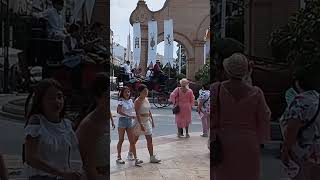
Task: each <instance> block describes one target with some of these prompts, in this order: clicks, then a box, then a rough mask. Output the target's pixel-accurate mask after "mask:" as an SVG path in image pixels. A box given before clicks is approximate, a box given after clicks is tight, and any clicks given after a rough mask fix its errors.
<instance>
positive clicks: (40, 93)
mask: <svg viewBox="0 0 320 180" xmlns="http://www.w3.org/2000/svg"><path fill="white" fill-rule="evenodd" d="M51 87H54V88H57V89H58V90H60V91H62V92H63V88H62V86H61V84H60V83H59V82H58V81H56V80H54V79H43V80H42V81H40V82H39V83H38V85H37V86H36V87H35V89H34V91H33V92H32V95H33V97H32V106H31V109H30V111H29V110H28V109H27V111H26V114H25V118H26V119H27V121H26V124H25V127H26V126H27V125H28V123H29V119H30V117H31V116H32V115H34V114H43V109H42V100H43V97H44V96H45V94H46V92H47V91H48V89H49V88H51ZM64 115H65V106H64V105H63V109H62V111H61V112H60V118H63V117H64Z"/></svg>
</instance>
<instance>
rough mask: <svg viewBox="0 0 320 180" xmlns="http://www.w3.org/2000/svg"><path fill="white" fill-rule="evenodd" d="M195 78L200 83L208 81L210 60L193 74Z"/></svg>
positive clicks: (207, 82)
mask: <svg viewBox="0 0 320 180" xmlns="http://www.w3.org/2000/svg"><path fill="white" fill-rule="evenodd" d="M195 79H196V80H197V81H200V82H201V84H209V83H210V62H209V61H208V62H207V63H206V64H205V65H204V66H203V67H202V68H201V69H199V71H198V72H196V74H195Z"/></svg>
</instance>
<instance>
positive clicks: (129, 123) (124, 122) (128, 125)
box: [118, 117, 133, 128]
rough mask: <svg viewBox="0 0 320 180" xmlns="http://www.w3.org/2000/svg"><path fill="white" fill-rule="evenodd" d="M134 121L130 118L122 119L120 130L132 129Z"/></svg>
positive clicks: (119, 123) (119, 125)
mask: <svg viewBox="0 0 320 180" xmlns="http://www.w3.org/2000/svg"><path fill="white" fill-rule="evenodd" d="M132 124H133V123H132V119H131V118H128V117H120V118H119V121H118V128H131V127H132Z"/></svg>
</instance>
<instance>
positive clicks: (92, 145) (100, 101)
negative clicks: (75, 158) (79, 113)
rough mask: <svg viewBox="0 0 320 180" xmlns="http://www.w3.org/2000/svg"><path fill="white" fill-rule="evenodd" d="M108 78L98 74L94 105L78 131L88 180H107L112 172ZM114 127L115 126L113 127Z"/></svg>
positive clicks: (95, 84) (93, 87)
mask: <svg viewBox="0 0 320 180" xmlns="http://www.w3.org/2000/svg"><path fill="white" fill-rule="evenodd" d="M107 81H108V76H107V74H105V73H98V74H97V75H96V78H95V80H94V81H93V86H92V89H91V90H92V91H91V94H92V96H93V98H94V104H93V105H92V106H91V107H90V108H89V110H88V111H87V112H88V115H87V116H86V117H85V118H84V119H83V120H82V122H81V123H80V125H79V127H78V129H77V137H78V139H79V145H80V153H81V158H82V161H83V169H84V171H85V173H86V177H87V179H88V180H105V179H107V178H109V171H110V155H109V147H110V142H109V141H110V139H109V136H110V135H109V134H110V133H109V128H107V127H109V126H108V124H109V121H110V117H109V116H110V109H109V108H108V104H107V103H108V101H107V100H108V97H109V96H108V93H109V88H108V83H106V82H107ZM113 127H114V126H113Z"/></svg>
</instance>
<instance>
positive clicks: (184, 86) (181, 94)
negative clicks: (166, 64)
mask: <svg viewBox="0 0 320 180" xmlns="http://www.w3.org/2000/svg"><path fill="white" fill-rule="evenodd" d="M180 85H181V87H177V88H176V89H175V90H174V91H173V92H172V93H171V95H170V101H171V102H172V103H173V104H174V105H178V106H179V107H180V112H179V113H177V114H175V115H176V123H177V127H178V137H183V128H185V129H186V138H189V137H190V135H189V124H190V123H191V111H192V106H193V105H194V95H193V92H192V90H191V89H190V88H189V81H188V80H187V79H185V78H184V79H181V80H180Z"/></svg>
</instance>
